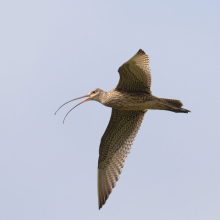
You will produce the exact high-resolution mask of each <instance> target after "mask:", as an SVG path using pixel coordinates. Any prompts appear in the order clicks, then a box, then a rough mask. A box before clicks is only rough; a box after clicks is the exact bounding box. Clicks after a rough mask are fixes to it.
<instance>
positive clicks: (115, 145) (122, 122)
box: [98, 109, 146, 208]
mask: <svg viewBox="0 0 220 220" xmlns="http://www.w3.org/2000/svg"><path fill="white" fill-rule="evenodd" d="M145 113H146V111H123V110H117V109H112V115H111V119H110V122H109V124H108V127H107V129H106V131H105V133H104V134H103V137H102V139H101V144H100V149H99V162H98V198H99V208H101V207H102V206H103V205H104V204H105V202H106V200H107V199H108V197H109V195H110V194H111V192H112V189H113V188H114V187H115V185H116V182H117V181H118V179H119V176H120V174H121V172H122V168H123V166H124V162H125V159H126V157H127V155H128V154H129V152H130V149H131V145H132V143H133V141H134V138H135V136H136V134H137V132H138V130H139V128H140V125H141V122H142V120H143V118H144V114H145Z"/></svg>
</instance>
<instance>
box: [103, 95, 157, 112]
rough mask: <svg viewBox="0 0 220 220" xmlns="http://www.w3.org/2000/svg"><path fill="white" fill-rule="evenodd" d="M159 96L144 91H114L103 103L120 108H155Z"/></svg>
mask: <svg viewBox="0 0 220 220" xmlns="http://www.w3.org/2000/svg"><path fill="white" fill-rule="evenodd" d="M157 102H158V101H157V98H156V97H155V96H152V95H146V94H143V93H120V92H114V93H113V92H112V93H110V94H108V96H107V97H106V98H105V100H104V102H102V104H103V105H105V106H108V107H111V108H114V109H119V110H145V109H154V106H156V105H157Z"/></svg>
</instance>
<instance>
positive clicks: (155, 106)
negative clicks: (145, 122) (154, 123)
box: [113, 100, 162, 110]
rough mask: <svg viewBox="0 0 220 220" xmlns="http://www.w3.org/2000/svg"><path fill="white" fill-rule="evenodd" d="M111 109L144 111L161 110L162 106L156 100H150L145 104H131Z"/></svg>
mask: <svg viewBox="0 0 220 220" xmlns="http://www.w3.org/2000/svg"><path fill="white" fill-rule="evenodd" d="M113 108H117V109H120V110H146V109H162V105H161V103H160V102H159V101H158V100H151V101H145V102H132V103H126V104H124V105H121V106H117V107H116V106H115V107H113Z"/></svg>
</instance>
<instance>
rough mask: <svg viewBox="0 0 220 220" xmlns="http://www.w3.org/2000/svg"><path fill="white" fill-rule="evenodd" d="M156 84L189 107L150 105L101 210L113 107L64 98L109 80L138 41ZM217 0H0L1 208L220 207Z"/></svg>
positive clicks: (30, 218)
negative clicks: (101, 168) (101, 167)
mask: <svg viewBox="0 0 220 220" xmlns="http://www.w3.org/2000/svg"><path fill="white" fill-rule="evenodd" d="M140 48H141V49H143V50H144V51H145V52H146V53H147V54H148V55H149V57H150V67H151V70H152V91H153V94H154V95H156V96H159V97H164V98H173V99H180V100H181V101H182V102H183V104H184V108H187V109H189V110H191V111H192V112H191V113H190V114H175V113H172V112H167V111H148V113H147V114H146V115H145V119H144V121H143V123H142V126H141V129H140V130H139V133H138V135H137V137H136V139H135V141H134V144H133V147H132V149H131V153H130V154H129V155H128V158H127V160H126V162H125V166H124V169H123V172H122V174H121V177H120V180H119V181H118V183H117V185H116V187H115V188H114V190H113V192H112V194H111V195H110V197H109V199H108V201H107V202H106V204H105V205H104V206H103V208H102V209H101V210H100V211H99V210H98V198H97V163H98V150H99V144H100V139H101V137H102V135H103V133H104V131H105V129H106V127H107V124H108V122H109V118H110V114H111V109H110V108H107V107H105V106H102V105H101V104H100V103H98V102H92V101H91V102H87V103H85V104H83V105H81V106H79V107H77V108H76V109H74V111H72V112H71V114H69V115H68V117H67V118H66V121H65V124H64V125H63V123H62V120H63V118H64V116H65V114H66V113H67V112H68V111H69V110H70V109H71V108H72V107H73V106H74V105H75V104H77V103H78V102H77V101H75V103H71V104H68V105H66V106H65V107H63V108H62V109H61V110H60V111H59V112H58V114H57V115H56V116H54V112H55V111H56V110H57V108H58V107H59V106H60V105H62V104H63V103H64V102H66V101H69V100H70V99H73V98H77V97H79V96H83V95H86V94H87V93H89V92H90V91H91V90H92V89H94V88H101V89H103V90H105V91H109V90H111V89H112V88H114V87H115V86H116V85H117V83H118V80H119V74H118V72H117V70H118V68H119V67H120V66H121V65H122V64H123V63H124V62H125V61H127V60H128V59H130V58H131V57H132V56H133V55H134V54H135V53H136V52H137V51H138V50H139V49H140ZM219 73H220V1H219V0H216V1H214V0H209V1H208V0H207V1H203V0H197V1H193V0H192V1H191V0H190V1H189V0H186V1H174V0H173V1H171V0H170V1H168V0H167V1H157V0H154V1H153V0H150V1H145V0H143V1H129V0H128V1H125V0H122V1H118V0H111V1H101V0H100V1H96V0H95V1H90V0H80V1H79V0H64V1H60V0H59V1H58V0H53V1H52V0H46V1H45V0H44V1H43V0H38V1H34V0H21V1H10V0H7V1H6V0H2V1H1V2H0V100H1V108H0V123H1V126H0V219H1V220H48V219H53V220H60V219H62V220H63V219H65V220H70V219H71V220H72V219H77V220H81V219H82V220H85V219H97V220H99V219H106V220H109V219H120V220H125V219H126V220H133V219H151V220H161V219H163V220H177V219H178V220H186V219H187V220H206V219H207V220H209V219H212V220H219V219H220V117H219V111H220V99H219V93H220V89H219V81H220V76H219V75H220V74H219Z"/></svg>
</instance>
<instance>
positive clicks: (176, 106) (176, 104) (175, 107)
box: [160, 98, 191, 113]
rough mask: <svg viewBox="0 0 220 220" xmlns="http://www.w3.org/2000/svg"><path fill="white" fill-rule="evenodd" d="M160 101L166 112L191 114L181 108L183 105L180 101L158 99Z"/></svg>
mask: <svg viewBox="0 0 220 220" xmlns="http://www.w3.org/2000/svg"><path fill="white" fill-rule="evenodd" d="M160 101H161V102H162V103H163V104H164V105H165V106H166V107H165V108H166V109H165V110H167V111H171V112H176V113H188V112H191V111H190V110H188V109H185V108H181V107H182V106H183V103H182V102H181V101H180V100H176V99H163V98H160Z"/></svg>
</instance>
